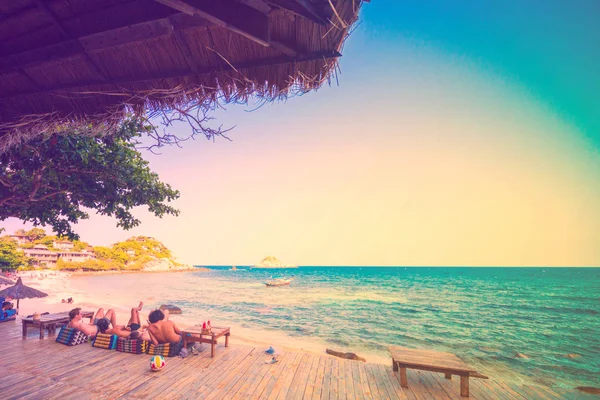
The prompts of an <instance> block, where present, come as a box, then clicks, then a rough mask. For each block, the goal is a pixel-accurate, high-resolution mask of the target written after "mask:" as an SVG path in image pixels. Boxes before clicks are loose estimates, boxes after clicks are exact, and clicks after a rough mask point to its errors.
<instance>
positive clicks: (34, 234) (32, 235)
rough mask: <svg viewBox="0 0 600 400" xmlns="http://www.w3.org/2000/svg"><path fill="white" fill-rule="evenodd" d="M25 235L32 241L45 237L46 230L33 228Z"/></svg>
mask: <svg viewBox="0 0 600 400" xmlns="http://www.w3.org/2000/svg"><path fill="white" fill-rule="evenodd" d="M25 235H26V236H27V239H29V240H30V241H32V242H35V241H36V240H39V239H42V238H43V237H45V236H46V231H45V230H43V229H42V228H33V229H31V230H30V231H28V232H27V233H26V234H25Z"/></svg>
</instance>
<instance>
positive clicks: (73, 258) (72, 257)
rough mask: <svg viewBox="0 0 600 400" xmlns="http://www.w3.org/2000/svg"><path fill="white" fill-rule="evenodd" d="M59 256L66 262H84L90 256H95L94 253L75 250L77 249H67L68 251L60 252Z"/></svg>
mask: <svg viewBox="0 0 600 400" xmlns="http://www.w3.org/2000/svg"><path fill="white" fill-rule="evenodd" d="M59 254H60V258H61V259H62V260H63V261H67V262H84V261H86V260H89V259H90V258H96V255H95V254H93V253H88V252H77V251H69V252H61V253H59Z"/></svg>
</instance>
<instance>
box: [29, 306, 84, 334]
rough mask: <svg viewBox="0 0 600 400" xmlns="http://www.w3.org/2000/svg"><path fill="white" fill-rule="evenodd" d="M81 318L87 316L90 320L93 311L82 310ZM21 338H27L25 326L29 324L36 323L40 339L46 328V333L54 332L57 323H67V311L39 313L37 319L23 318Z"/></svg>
mask: <svg viewBox="0 0 600 400" xmlns="http://www.w3.org/2000/svg"><path fill="white" fill-rule="evenodd" d="M81 314H82V315H83V318H89V319H90V322H91V321H92V318H93V317H94V312H93V311H82V312H81ZM21 321H22V322H23V339H26V338H27V328H29V326H30V325H36V326H38V327H39V328H40V339H43V338H44V330H45V329H48V335H50V334H51V333H54V332H56V327H57V325H65V324H68V323H69V312H68V311H65V312H60V313H54V314H44V315H40V319H39V320H34V319H33V317H27V318H23V319H22V320H21Z"/></svg>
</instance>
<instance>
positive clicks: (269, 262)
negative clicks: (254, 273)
mask: <svg viewBox="0 0 600 400" xmlns="http://www.w3.org/2000/svg"><path fill="white" fill-rule="evenodd" d="M252 268H298V266H297V265H286V264H284V263H282V262H281V261H279V259H278V258H277V257H273V256H267V257H265V258H263V259H262V261H261V262H260V263H258V264H256V265H253V266H252Z"/></svg>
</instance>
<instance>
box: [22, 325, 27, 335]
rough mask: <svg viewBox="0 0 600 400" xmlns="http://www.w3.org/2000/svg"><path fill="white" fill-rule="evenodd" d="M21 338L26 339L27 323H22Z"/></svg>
mask: <svg viewBox="0 0 600 400" xmlns="http://www.w3.org/2000/svg"><path fill="white" fill-rule="evenodd" d="M23 339H27V324H23Z"/></svg>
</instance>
